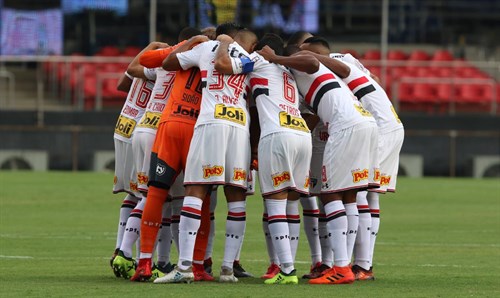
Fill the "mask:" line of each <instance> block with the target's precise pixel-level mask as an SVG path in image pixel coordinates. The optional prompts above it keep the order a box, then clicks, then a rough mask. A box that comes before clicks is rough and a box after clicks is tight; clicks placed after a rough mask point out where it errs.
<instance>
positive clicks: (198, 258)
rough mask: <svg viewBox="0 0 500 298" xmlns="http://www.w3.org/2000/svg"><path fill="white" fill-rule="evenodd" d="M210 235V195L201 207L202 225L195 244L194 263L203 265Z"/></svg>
mask: <svg viewBox="0 0 500 298" xmlns="http://www.w3.org/2000/svg"><path fill="white" fill-rule="evenodd" d="M209 235H210V194H207V195H206V196H205V199H204V200H203V205H202V207H201V224H200V229H199V230H198V234H197V235H196V242H195V243H194V254H193V262H194V263H198V264H203V261H204V259H205V252H206V250H207V245H208V237H209Z"/></svg>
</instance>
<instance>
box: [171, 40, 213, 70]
mask: <svg viewBox="0 0 500 298" xmlns="http://www.w3.org/2000/svg"><path fill="white" fill-rule="evenodd" d="M208 40H209V39H208V37H206V36H205V35H196V36H193V37H191V38H190V39H188V41H187V42H186V43H184V44H182V45H180V46H179V47H178V48H176V49H175V50H173V51H172V52H171V53H170V54H169V55H168V56H167V57H166V58H165V59H164V60H163V62H162V67H163V69H165V70H169V71H177V70H182V69H183V67H182V66H181V63H180V61H179V58H178V57H177V54H179V53H184V52H187V51H190V50H191V49H192V48H193V47H194V46H196V45H198V44H200V43H203V42H205V41H208Z"/></svg>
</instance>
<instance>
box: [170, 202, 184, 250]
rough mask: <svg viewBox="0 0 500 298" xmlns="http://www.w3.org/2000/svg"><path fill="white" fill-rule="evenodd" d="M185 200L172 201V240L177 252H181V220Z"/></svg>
mask: <svg viewBox="0 0 500 298" xmlns="http://www.w3.org/2000/svg"><path fill="white" fill-rule="evenodd" d="M183 203H184V199H174V200H172V221H171V223H170V230H171V231H172V239H173V240H174V243H175V247H177V252H179V222H180V220H181V208H182V204H183Z"/></svg>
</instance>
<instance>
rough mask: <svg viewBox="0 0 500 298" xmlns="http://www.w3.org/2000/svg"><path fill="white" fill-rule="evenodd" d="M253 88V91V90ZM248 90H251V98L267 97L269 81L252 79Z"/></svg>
mask: <svg viewBox="0 0 500 298" xmlns="http://www.w3.org/2000/svg"><path fill="white" fill-rule="evenodd" d="M254 87H255V89H254ZM250 88H252V90H253V92H252V95H253V98H254V99H257V97H258V96H259V95H263V94H264V95H267V96H269V81H268V80H267V79H263V78H252V79H250Z"/></svg>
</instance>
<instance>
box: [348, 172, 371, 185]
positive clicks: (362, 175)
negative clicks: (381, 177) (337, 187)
mask: <svg viewBox="0 0 500 298" xmlns="http://www.w3.org/2000/svg"><path fill="white" fill-rule="evenodd" d="M351 173H352V182H354V183H358V182H360V181H362V180H366V179H368V169H363V170H354V171H351Z"/></svg>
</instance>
